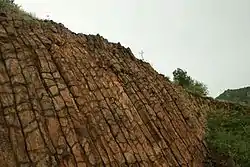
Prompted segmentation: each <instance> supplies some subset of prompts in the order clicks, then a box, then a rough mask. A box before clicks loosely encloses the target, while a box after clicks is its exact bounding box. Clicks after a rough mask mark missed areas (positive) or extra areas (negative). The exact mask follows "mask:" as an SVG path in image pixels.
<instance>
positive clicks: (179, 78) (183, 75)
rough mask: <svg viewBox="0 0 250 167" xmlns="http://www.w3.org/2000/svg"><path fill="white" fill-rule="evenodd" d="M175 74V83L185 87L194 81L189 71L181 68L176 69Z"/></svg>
mask: <svg viewBox="0 0 250 167" xmlns="http://www.w3.org/2000/svg"><path fill="white" fill-rule="evenodd" d="M173 76H174V78H173V80H174V83H176V84H179V85H181V86H183V87H186V86H189V85H190V84H191V82H192V79H191V77H190V76H188V75H187V72H186V71H184V70H182V69H180V68H177V69H176V70H174V72H173Z"/></svg>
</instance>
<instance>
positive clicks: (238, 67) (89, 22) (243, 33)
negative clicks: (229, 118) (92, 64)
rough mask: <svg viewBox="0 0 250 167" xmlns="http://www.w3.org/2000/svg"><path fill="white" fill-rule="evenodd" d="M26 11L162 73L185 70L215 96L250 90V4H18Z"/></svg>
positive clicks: (179, 0)
mask: <svg viewBox="0 0 250 167" xmlns="http://www.w3.org/2000/svg"><path fill="white" fill-rule="evenodd" d="M15 2H16V3H17V4H19V5H22V7H23V9H25V10H26V11H28V12H32V13H35V14H36V16H37V17H39V18H46V15H49V16H50V19H52V20H54V21H56V22H61V23H63V24H64V25H65V26H66V27H68V28H69V29H70V30H72V31H74V32H76V33H80V32H81V33H84V34H97V33H99V34H100V35H102V36H103V37H105V38H107V39H108V40H109V41H111V42H120V43H121V44H122V45H123V46H125V47H130V48H131V50H132V51H133V53H134V54H135V56H136V57H138V58H140V55H139V51H140V50H143V51H144V52H145V53H144V59H145V60H146V61H148V62H149V63H151V65H152V66H153V67H154V68H155V69H156V70H157V71H158V72H159V73H162V74H165V75H168V76H171V77H172V72H173V71H174V70H175V69H176V68H178V67H179V68H182V69H184V70H186V71H187V72H188V74H189V75H190V76H191V77H193V78H194V79H197V80H199V81H202V82H204V83H205V84H206V85H207V86H208V88H209V91H210V95H211V96H213V97H215V96H217V95H219V94H220V93H222V92H223V91H224V90H226V89H234V88H239V87H244V86H249V85H250V0H16V1H15Z"/></svg>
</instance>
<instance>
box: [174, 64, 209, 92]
mask: <svg viewBox="0 0 250 167" xmlns="http://www.w3.org/2000/svg"><path fill="white" fill-rule="evenodd" d="M173 76H174V78H173V82H174V83H175V84H178V85H181V86H182V87H183V88H184V89H185V90H186V91H189V92H192V93H194V94H197V95H200V96H207V95H208V93H209V92H208V88H207V86H206V85H205V84H204V83H202V82H200V81H197V80H195V79H193V78H192V77H190V76H189V75H188V74H187V71H184V70H182V69H180V68H177V69H176V70H174V71H173Z"/></svg>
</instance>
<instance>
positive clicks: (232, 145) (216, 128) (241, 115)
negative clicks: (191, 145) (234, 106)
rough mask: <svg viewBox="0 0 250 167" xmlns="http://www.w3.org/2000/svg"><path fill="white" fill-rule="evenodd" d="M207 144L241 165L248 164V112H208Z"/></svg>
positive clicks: (249, 125)
mask: <svg viewBox="0 0 250 167" xmlns="http://www.w3.org/2000/svg"><path fill="white" fill-rule="evenodd" d="M206 141H207V143H208V146H209V147H211V148H213V149H214V150H215V151H216V152H217V153H219V154H221V155H227V156H229V157H231V158H233V159H234V161H235V162H236V163H237V164H238V165H240V166H242V167H249V166H250V114H247V113H246V112H244V111H236V110H235V111H230V112H229V111H216V112H214V113H210V114H209V117H208V124H207V135H206Z"/></svg>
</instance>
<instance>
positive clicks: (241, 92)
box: [216, 87, 250, 105]
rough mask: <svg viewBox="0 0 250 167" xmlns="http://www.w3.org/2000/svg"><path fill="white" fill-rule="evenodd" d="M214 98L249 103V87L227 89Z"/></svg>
mask: <svg viewBox="0 0 250 167" xmlns="http://www.w3.org/2000/svg"><path fill="white" fill-rule="evenodd" d="M216 99H218V100H226V101H231V102H235V103H240V104H243V105H250V87H244V88H239V89H228V90H226V91H224V92H223V93H222V94H220V95H219V96H218V97H216Z"/></svg>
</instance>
